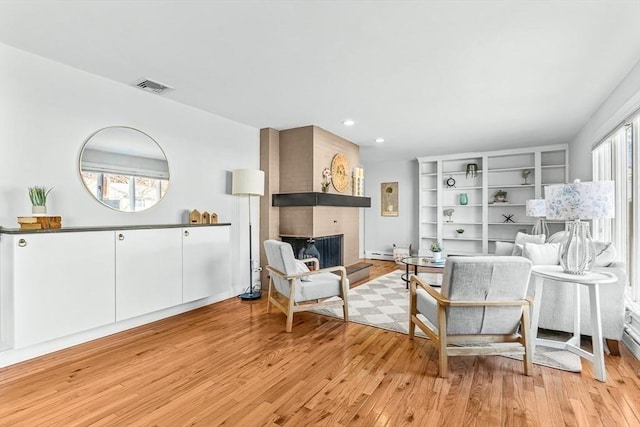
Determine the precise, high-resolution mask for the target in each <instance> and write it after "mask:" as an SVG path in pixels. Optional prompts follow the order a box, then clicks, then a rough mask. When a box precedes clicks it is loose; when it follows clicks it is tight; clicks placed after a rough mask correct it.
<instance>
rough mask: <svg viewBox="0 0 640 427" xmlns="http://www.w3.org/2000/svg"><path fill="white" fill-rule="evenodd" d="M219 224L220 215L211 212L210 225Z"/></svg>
mask: <svg viewBox="0 0 640 427" xmlns="http://www.w3.org/2000/svg"><path fill="white" fill-rule="evenodd" d="M217 223H218V214H217V213H215V212H211V222H210V224H217Z"/></svg>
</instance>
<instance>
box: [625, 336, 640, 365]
mask: <svg viewBox="0 0 640 427" xmlns="http://www.w3.org/2000/svg"><path fill="white" fill-rule="evenodd" d="M622 343H623V344H624V345H625V346H626V347H627V348H628V349H629V351H630V352H631V353H632V354H633V355H634V356H635V357H636V359H638V360H640V343H639V342H637V341H636V340H635V339H633V337H632V336H631V335H629V334H628V333H627V331H624V333H623V334H622Z"/></svg>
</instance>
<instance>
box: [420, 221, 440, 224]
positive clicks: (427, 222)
mask: <svg viewBox="0 0 640 427" xmlns="http://www.w3.org/2000/svg"><path fill="white" fill-rule="evenodd" d="M420 224H437V222H435V221H422V222H421V223H420Z"/></svg>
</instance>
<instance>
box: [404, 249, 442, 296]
mask: <svg viewBox="0 0 640 427" xmlns="http://www.w3.org/2000/svg"><path fill="white" fill-rule="evenodd" d="M400 262H401V263H403V264H405V265H406V266H407V272H406V273H405V274H403V275H402V276H401V278H402V280H404V282H405V283H406V284H407V289H409V282H410V281H411V277H410V272H409V268H410V267H411V266H413V274H415V275H416V276H417V275H418V268H422V269H423V271H424V272H426V273H436V274H442V273H443V272H444V264H442V265H435V264H434V263H433V258H425V257H418V256H410V257H407V258H402V259H401V260H400ZM431 286H433V287H439V286H440V285H437V284H435V285H434V284H432V285H431Z"/></svg>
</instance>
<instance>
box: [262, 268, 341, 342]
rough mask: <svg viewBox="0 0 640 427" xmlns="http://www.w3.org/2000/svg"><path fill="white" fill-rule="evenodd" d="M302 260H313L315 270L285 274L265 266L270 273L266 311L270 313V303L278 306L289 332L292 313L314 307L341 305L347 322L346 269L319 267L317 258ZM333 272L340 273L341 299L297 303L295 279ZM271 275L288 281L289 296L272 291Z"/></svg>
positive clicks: (291, 325)
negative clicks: (284, 317)
mask: <svg viewBox="0 0 640 427" xmlns="http://www.w3.org/2000/svg"><path fill="white" fill-rule="evenodd" d="M302 261H303V262H304V263H305V264H306V263H309V262H313V264H314V266H315V270H311V271H308V272H304V273H300V274H294V275H288V276H287V275H286V274H285V273H283V272H281V271H279V270H276V269H275V268H273V267H271V266H270V265H268V266H267V270H268V271H269V273H271V274H270V275H269V296H268V298H267V313H271V304H273V305H275V306H276V307H278V308H279V309H280V310H281V311H282V312H283V313H284V314H285V315H286V316H287V324H286V328H285V330H286V331H287V332H291V329H292V327H293V313H296V312H299V311H308V310H314V309H316V308H325V307H332V306H342V312H343V313H344V321H345V322H348V321H349V305H348V303H347V292H348V291H349V289H348V286H347V270H346V269H345V268H344V267H343V266H335V267H327V268H322V269H320V268H319V267H320V262H319V260H318V259H317V258H305V259H303V260H302ZM333 272H339V273H340V287H341V289H342V295H341V297H342V300H340V301H330V302H327V301H324V300H310V301H315V303H313V302H308V301H301V302H298V303H296V302H295V294H296V293H295V292H296V282H297V281H296V279H299V278H300V277H302V276H312V275H315V274H320V273H333ZM273 275H276V276H278V277H281V278H283V279H285V280H288V281H289V298H287V297H285V296H284V295H282V294H281V293H279V292H277V291H276V292H275V293H274V292H273ZM276 294H277V296H276ZM279 299H282V300H283V301H279Z"/></svg>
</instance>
